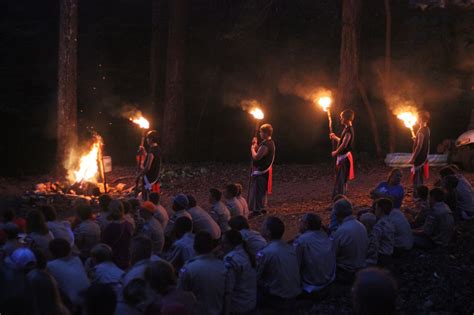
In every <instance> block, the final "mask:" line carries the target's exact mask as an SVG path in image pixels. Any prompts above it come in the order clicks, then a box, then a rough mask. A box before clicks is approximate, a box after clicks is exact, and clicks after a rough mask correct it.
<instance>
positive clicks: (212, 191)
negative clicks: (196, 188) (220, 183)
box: [209, 188, 222, 201]
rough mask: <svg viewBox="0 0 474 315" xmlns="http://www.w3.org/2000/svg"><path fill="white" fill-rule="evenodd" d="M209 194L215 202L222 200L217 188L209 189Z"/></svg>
mask: <svg viewBox="0 0 474 315" xmlns="http://www.w3.org/2000/svg"><path fill="white" fill-rule="evenodd" d="M209 193H210V194H211V196H212V198H214V199H215V200H217V201H220V200H221V199H222V192H221V191H220V190H219V189H217V188H211V189H209Z"/></svg>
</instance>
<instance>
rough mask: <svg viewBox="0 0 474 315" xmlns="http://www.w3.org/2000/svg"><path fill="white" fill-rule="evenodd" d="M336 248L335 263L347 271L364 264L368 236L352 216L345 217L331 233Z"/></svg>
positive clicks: (354, 269) (356, 268)
mask: <svg viewBox="0 0 474 315" xmlns="http://www.w3.org/2000/svg"><path fill="white" fill-rule="evenodd" d="M332 238H333V239H334V246H335V249H336V264H337V266H338V267H339V268H342V269H344V270H346V271H349V272H355V271H357V270H358V269H361V268H363V267H364V266H365V258H366V255H367V247H368V243H369V240H368V237H367V230H366V229H365V226H364V225H363V224H362V223H360V222H359V221H357V220H356V219H355V218H354V217H353V216H348V217H346V218H345V219H344V220H343V221H342V224H341V225H340V226H339V227H338V228H337V230H336V232H334V234H333V235H332Z"/></svg>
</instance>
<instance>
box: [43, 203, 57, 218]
mask: <svg viewBox="0 0 474 315" xmlns="http://www.w3.org/2000/svg"><path fill="white" fill-rule="evenodd" d="M39 210H40V211H41V213H43V215H44V218H45V219H46V221H55V220H56V219H57V217H58V214H57V213H56V209H54V207H53V206H50V205H44V206H41V207H40V208H39Z"/></svg>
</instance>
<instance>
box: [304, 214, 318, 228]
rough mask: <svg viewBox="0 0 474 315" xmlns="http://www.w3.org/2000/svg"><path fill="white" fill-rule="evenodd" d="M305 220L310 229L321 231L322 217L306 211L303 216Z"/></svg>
mask: <svg viewBox="0 0 474 315" xmlns="http://www.w3.org/2000/svg"><path fill="white" fill-rule="evenodd" d="M303 222H305V223H306V224H307V226H308V230H310V231H319V230H320V229H321V217H320V216H319V215H317V214H315V213H306V214H305V215H304V216H303Z"/></svg>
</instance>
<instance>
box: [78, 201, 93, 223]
mask: <svg viewBox="0 0 474 315" xmlns="http://www.w3.org/2000/svg"><path fill="white" fill-rule="evenodd" d="M76 214H77V216H78V217H79V219H81V221H85V220H89V219H91V218H92V207H91V206H88V205H78V206H77V207H76Z"/></svg>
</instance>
